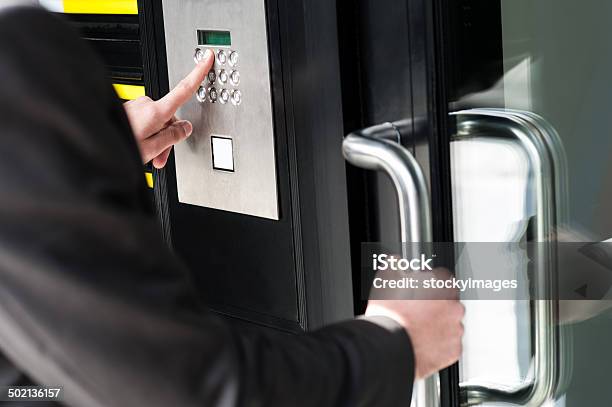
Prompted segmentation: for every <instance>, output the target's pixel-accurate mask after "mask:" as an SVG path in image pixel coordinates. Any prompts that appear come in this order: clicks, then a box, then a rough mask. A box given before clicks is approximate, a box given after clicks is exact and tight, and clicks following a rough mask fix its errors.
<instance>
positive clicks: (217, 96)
mask: <svg viewBox="0 0 612 407" xmlns="http://www.w3.org/2000/svg"><path fill="white" fill-rule="evenodd" d="M212 50H213V52H214V53H215V63H214V65H213V67H212V68H211V70H210V72H208V75H207V76H206V79H205V80H204V82H203V83H202V86H200V88H199V89H198V91H197V93H196V99H197V100H198V102H200V103H219V104H222V105H228V106H238V105H240V103H241V102H242V91H241V90H240V89H239V88H238V86H239V85H240V71H239V58H240V57H239V55H238V51H236V50H232V49H229V48H219V49H214V48H213V49H212ZM204 52H205V49H204V48H200V47H197V48H196V49H195V53H194V57H193V59H194V61H195V63H198V62H199V61H201V60H202V59H203V58H204ZM228 102H231V103H228Z"/></svg>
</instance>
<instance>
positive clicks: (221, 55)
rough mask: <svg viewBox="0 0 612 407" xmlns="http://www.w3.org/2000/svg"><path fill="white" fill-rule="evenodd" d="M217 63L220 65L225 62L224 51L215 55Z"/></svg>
mask: <svg viewBox="0 0 612 407" xmlns="http://www.w3.org/2000/svg"><path fill="white" fill-rule="evenodd" d="M217 61H219V63H220V64H221V65H223V64H225V62H227V55H226V54H225V51H223V50H221V51H219V52H218V53H217Z"/></svg>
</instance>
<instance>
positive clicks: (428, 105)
mask: <svg viewBox="0 0 612 407" xmlns="http://www.w3.org/2000/svg"><path fill="white" fill-rule="evenodd" d="M451 3H452V4H451ZM450 6H453V7H457V6H458V4H457V3H456V2H451V1H449V0H405V1H396V0H362V1H358V2H355V1H353V0H339V1H338V2H337V7H338V15H339V18H340V20H339V30H340V31H339V32H340V35H339V39H340V53H341V54H340V55H341V69H342V81H343V106H344V118H345V128H346V130H347V131H355V130H358V129H360V128H364V127H369V126H372V125H376V124H379V123H382V122H386V121H393V122H397V121H402V122H403V123H404V124H403V125H402V126H401V127H400V132H401V134H402V140H401V142H402V144H403V145H404V147H406V148H408V149H409V150H410V151H411V152H412V153H413V154H414V156H415V157H416V159H417V161H418V162H419V164H420V165H421V166H422V168H423V171H424V173H425V176H426V178H427V179H428V181H429V187H430V192H431V205H432V208H431V210H432V222H433V237H434V240H435V241H438V242H452V241H453V239H454V236H453V218H452V190H451V170H450V136H451V134H452V132H453V128H452V123H453V122H452V121H450V120H449V119H448V117H449V116H448V113H449V111H448V100H449V99H448V94H447V93H448V92H449V90H450V89H451V84H450V83H449V81H450V79H451V78H452V77H451V75H450V69H449V58H450V57H451V56H452V53H451V52H452V47H453V45H452V42H451V41H449V39H448V38H449V34H450V33H451V27H452V25H451V20H450V16H451V15H450V11H449V10H450V9H449V7H450ZM347 178H348V193H349V202H350V205H349V208H350V209H349V214H350V228H351V238H352V242H351V255H352V260H353V265H352V267H353V276H354V277H353V279H354V281H355V282H356V284H355V289H354V293H355V298H356V299H358V300H359V299H361V301H356V307H355V310H356V313H360V312H362V311H363V310H364V307H365V301H364V300H363V298H361V297H362V296H361V292H362V289H361V287H358V285H359V283H360V281H359V276H360V267H361V264H360V261H361V256H360V251H361V242H368V241H370V242H379V241H383V242H385V239H386V237H387V236H391V240H392V241H399V235H398V233H399V232H398V229H399V228H398V226H397V225H398V224H399V221H398V219H397V215H396V214H397V213H398V209H397V204H396V199H395V191H394V190H393V188H392V187H391V185H390V183H389V181H388V180H387V179H386V178H385V176H384V175H380V174H375V173H371V172H368V171H362V170H360V169H357V168H354V167H351V166H348V167H347ZM385 243H386V242H385ZM441 265H445V264H441ZM440 381H441V389H442V392H441V405H442V406H443V407H458V406H459V401H460V400H459V374H458V366H457V365H454V366H451V367H449V368H448V369H445V370H444V371H442V372H441V375H440Z"/></svg>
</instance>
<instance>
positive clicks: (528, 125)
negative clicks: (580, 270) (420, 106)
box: [451, 109, 570, 407]
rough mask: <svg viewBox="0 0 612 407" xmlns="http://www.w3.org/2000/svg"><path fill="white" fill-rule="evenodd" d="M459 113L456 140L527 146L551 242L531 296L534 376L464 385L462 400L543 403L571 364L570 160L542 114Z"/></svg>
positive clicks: (540, 216)
mask: <svg viewBox="0 0 612 407" xmlns="http://www.w3.org/2000/svg"><path fill="white" fill-rule="evenodd" d="M451 115H452V116H455V117H456V119H457V135H456V136H455V138H454V141H460V140H466V139H474V138H478V137H487V138H491V137H500V138H503V139H509V140H516V141H517V142H518V143H519V144H520V145H521V146H522V148H523V149H524V151H525V152H526V155H527V157H528V160H529V163H530V168H532V171H533V176H534V179H535V185H534V187H535V188H534V189H535V212H536V219H535V222H534V224H533V227H534V240H535V241H536V242H551V244H547V245H544V246H545V247H546V250H544V251H542V250H538V251H537V253H536V258H535V267H536V269H535V270H536V273H535V278H534V284H533V289H534V298H535V299H534V300H532V301H531V304H532V310H531V315H532V319H533V329H532V336H533V338H532V343H533V351H532V368H533V370H532V371H533V380H531V381H530V382H529V383H527V384H526V385H524V386H521V387H520V388H519V389H515V390H508V389H504V388H503V387H501V386H499V387H495V386H491V385H486V386H485V385H477V384H468V385H465V386H463V385H462V386H461V396H462V405H466V406H471V405H478V404H482V403H484V402H506V403H512V404H518V405H521V406H534V407H535V406H541V405H542V404H543V403H545V402H546V401H549V400H553V399H554V398H555V394H556V393H557V391H558V390H559V388H560V385H561V384H562V383H564V382H566V381H568V375H569V371H570V369H569V368H567V367H566V366H565V367H564V366H563V363H561V362H560V360H559V358H560V356H561V355H560V352H559V351H560V348H561V346H564V345H566V341H564V339H565V338H566V336H565V335H564V334H563V332H561V331H560V329H559V326H558V324H557V321H558V318H557V317H558V307H557V303H556V301H554V300H553V298H555V297H554V296H555V295H556V291H555V290H556V287H557V285H556V282H557V276H556V273H555V270H556V269H555V261H556V250H555V246H554V244H552V242H553V241H554V236H555V232H556V226H557V225H559V222H560V221H561V219H562V218H563V217H564V216H565V213H564V212H565V210H566V205H565V204H564V202H565V199H564V197H565V184H564V182H566V180H567V177H565V171H566V164H565V155H564V153H563V149H562V145H561V144H560V140H559V138H558V135H557V134H556V132H555V130H554V129H553V128H552V126H550V125H549V124H547V122H546V121H545V120H544V119H542V118H541V117H539V116H537V115H535V114H533V113H530V112H521V111H512V110H502V109H473V110H465V111H460V112H456V113H452V114H451Z"/></svg>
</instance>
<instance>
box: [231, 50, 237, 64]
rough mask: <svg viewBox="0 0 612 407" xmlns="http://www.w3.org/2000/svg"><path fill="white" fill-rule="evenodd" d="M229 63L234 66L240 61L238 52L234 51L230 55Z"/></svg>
mask: <svg viewBox="0 0 612 407" xmlns="http://www.w3.org/2000/svg"><path fill="white" fill-rule="evenodd" d="M229 63H230V65H231V66H234V65H236V64H237V63H238V52H236V51H232V53H231V54H230V56H229Z"/></svg>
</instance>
